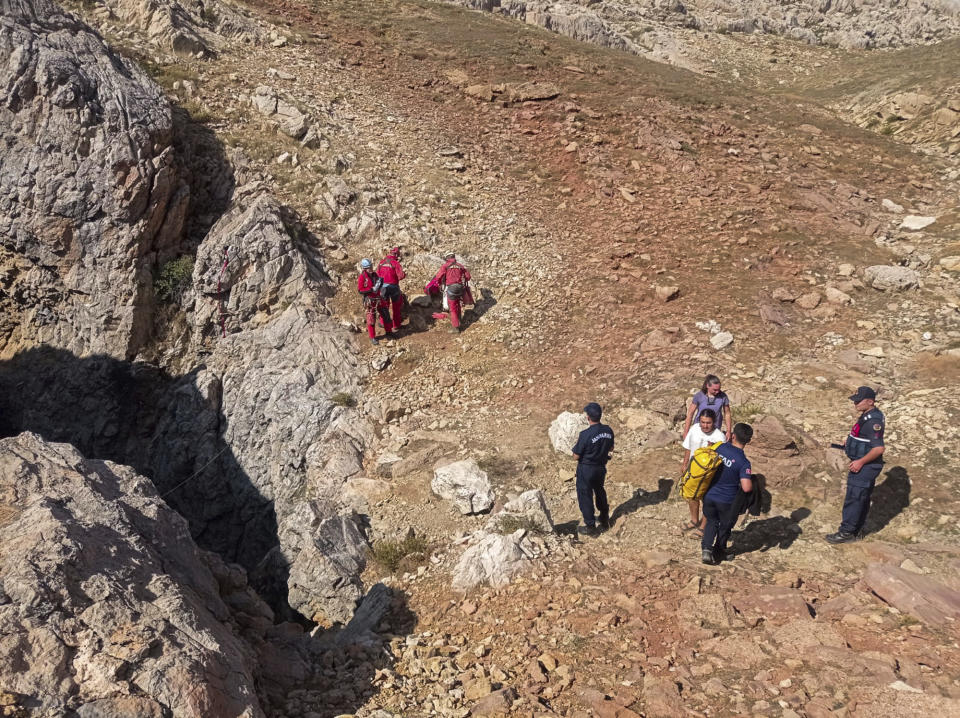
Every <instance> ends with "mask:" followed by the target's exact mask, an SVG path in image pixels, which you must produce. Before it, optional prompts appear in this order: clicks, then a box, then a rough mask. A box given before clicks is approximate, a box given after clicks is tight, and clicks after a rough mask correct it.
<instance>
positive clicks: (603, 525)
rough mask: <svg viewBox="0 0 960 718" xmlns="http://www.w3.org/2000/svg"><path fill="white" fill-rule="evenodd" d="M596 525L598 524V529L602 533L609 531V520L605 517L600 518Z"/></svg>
mask: <svg viewBox="0 0 960 718" xmlns="http://www.w3.org/2000/svg"><path fill="white" fill-rule="evenodd" d="M597 523H598V524H600V528H601V529H602V530H603V531H607V530H609V529H610V519H608V518H607V517H605V516H601V517H600V520H599V521H598V522H597Z"/></svg>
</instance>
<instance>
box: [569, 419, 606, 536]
mask: <svg viewBox="0 0 960 718" xmlns="http://www.w3.org/2000/svg"><path fill="white" fill-rule="evenodd" d="M611 451H613V429H611V428H610V427H609V426H607V425H606V424H591V425H590V427H589V428H587V429H584V430H583V431H581V432H580V437H579V438H578V439H577V444H576V446H574V447H573V453H574V454H576V455H577V456H579V457H580V459H579V460H578V463H577V503H579V504H580V513H582V514H583V523H584V524H586V525H587V526H588V527H589V528H594V527H595V525H596V521H595V519H594V515H593V499H594V495H596V499H597V511H598V512H599V513H600V524H601V525H602V526H606V525H607V524H608V523H609V521H610V505H609V504H608V503H607V492H606V490H605V489H604V488H603V481H604V479H605V478H606V476H607V462H608V461H609V460H610V452H611Z"/></svg>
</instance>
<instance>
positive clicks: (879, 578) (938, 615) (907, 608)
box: [861, 563, 960, 627]
mask: <svg viewBox="0 0 960 718" xmlns="http://www.w3.org/2000/svg"><path fill="white" fill-rule="evenodd" d="M861 583H862V584H863V586H864V587H865V588H866V589H868V590H870V591H872V592H873V593H874V594H876V595H877V596H879V597H880V598H881V599H882V600H883V601H885V602H887V603H889V604H890V605H891V606H893V607H894V608H896V609H897V610H899V611H902V612H904V613H909V614H910V615H911V616H914V617H915V618H918V619H919V620H921V621H923V622H924V623H926V624H927V625H929V626H933V627H939V626H943V625H946V624H948V623H949V622H951V621H956V620H957V619H958V618H960V591H956V590H954V589H952V588H949V587H947V586H945V585H944V584H942V583H940V582H939V581H937V580H935V579H933V578H930V577H929V576H923V575H920V574H916V573H912V572H910V571H907V570H905V569H902V568H899V567H897V566H893V565H891V564H888V563H871V564H869V565H868V566H867V570H866V571H865V572H864V574H863V578H862V579H861Z"/></svg>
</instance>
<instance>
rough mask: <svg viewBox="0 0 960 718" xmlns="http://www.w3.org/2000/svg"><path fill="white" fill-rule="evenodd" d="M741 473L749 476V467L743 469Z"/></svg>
mask: <svg viewBox="0 0 960 718" xmlns="http://www.w3.org/2000/svg"><path fill="white" fill-rule="evenodd" d="M743 473H745V474H749V473H750V467H749V466H748V467H747V468H745V469H744V470H743Z"/></svg>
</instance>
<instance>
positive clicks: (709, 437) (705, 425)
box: [680, 409, 724, 536]
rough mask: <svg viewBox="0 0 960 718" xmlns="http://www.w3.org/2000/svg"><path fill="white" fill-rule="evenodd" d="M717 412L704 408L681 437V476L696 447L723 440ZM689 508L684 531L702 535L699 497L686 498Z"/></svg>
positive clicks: (702, 519) (702, 520) (703, 519)
mask: <svg viewBox="0 0 960 718" xmlns="http://www.w3.org/2000/svg"><path fill="white" fill-rule="evenodd" d="M716 421H717V413H716V412H715V411H714V410H713V409H704V410H703V411H701V412H700V417H699V419H698V420H697V423H696V424H694V425H693V426H691V427H690V431H688V432H687V433H686V436H684V437H683V461H682V462H681V464H680V475H681V476H683V475H684V474H685V473H686V471H687V467H689V466H690V457H691V456H693V454H694V452H695V451H696V450H697V449H702V448H703V447H705V446H710V445H711V444H716V443H720V442H723V440H724V436H723V432H722V431H720V430H719V429H718V428H717V427H716ZM687 506H688V507H689V508H690V521H688V522H687V523H686V524H684V525H683V531H684V533H686V532H688V531H695V532H696V533H697V535H699V536H703V526H704V522H705V521H706V517H703V518H701V517H700V499H687Z"/></svg>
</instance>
